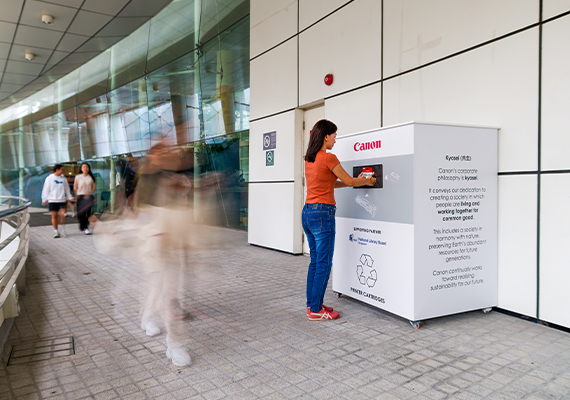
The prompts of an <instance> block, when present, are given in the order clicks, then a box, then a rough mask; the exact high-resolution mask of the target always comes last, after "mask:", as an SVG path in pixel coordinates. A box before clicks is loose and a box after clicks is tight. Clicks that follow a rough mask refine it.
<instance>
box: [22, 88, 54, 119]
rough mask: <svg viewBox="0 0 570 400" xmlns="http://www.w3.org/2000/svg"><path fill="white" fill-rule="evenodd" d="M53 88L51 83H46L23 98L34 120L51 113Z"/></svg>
mask: <svg viewBox="0 0 570 400" xmlns="http://www.w3.org/2000/svg"><path fill="white" fill-rule="evenodd" d="M54 90H55V87H54V86H53V85H48V86H47V87H45V88H44V89H42V90H40V91H39V92H37V93H35V94H33V95H32V96H30V97H29V98H27V99H26V100H25V101H26V102H28V104H29V106H30V111H31V113H32V114H34V115H33V119H34V120H35V121H38V120H40V119H43V118H46V117H48V116H51V115H53V102H54Z"/></svg>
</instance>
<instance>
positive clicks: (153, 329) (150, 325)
mask: <svg viewBox="0 0 570 400" xmlns="http://www.w3.org/2000/svg"><path fill="white" fill-rule="evenodd" d="M141 329H142V330H143V331H145V332H146V334H147V335H148V336H150V337H153V336H156V335H158V334H160V327H159V326H158V325H157V324H156V322H154V321H142V322H141Z"/></svg>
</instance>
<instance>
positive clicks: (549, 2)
mask: <svg viewBox="0 0 570 400" xmlns="http://www.w3.org/2000/svg"><path fill="white" fill-rule="evenodd" d="M567 11H570V0H543V1H542V19H543V20H544V19H548V18H551V17H554V16H556V15H558V14H562V13H564V12H567Z"/></svg>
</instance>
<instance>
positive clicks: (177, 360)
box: [166, 347, 192, 367]
mask: <svg viewBox="0 0 570 400" xmlns="http://www.w3.org/2000/svg"><path fill="white" fill-rule="evenodd" d="M166 357H168V358H170V359H171V360H172V364H174V365H176V366H177V367H184V366H185V365H190V364H191V363H192V359H191V358H190V354H188V352H187V351H186V349H185V348H184V347H173V348H170V347H169V348H168V349H167V350H166Z"/></svg>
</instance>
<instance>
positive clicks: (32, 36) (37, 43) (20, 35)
mask: <svg viewBox="0 0 570 400" xmlns="http://www.w3.org/2000/svg"><path fill="white" fill-rule="evenodd" d="M62 36H63V32H58V31H52V30H49V29H43V28H36V27H32V26H24V25H19V26H18V30H17V32H16V37H14V43H15V44H21V45H24V46H34V47H42V48H46V49H53V48H54V47H55V46H57V43H58V42H59V39H61V37H62Z"/></svg>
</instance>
